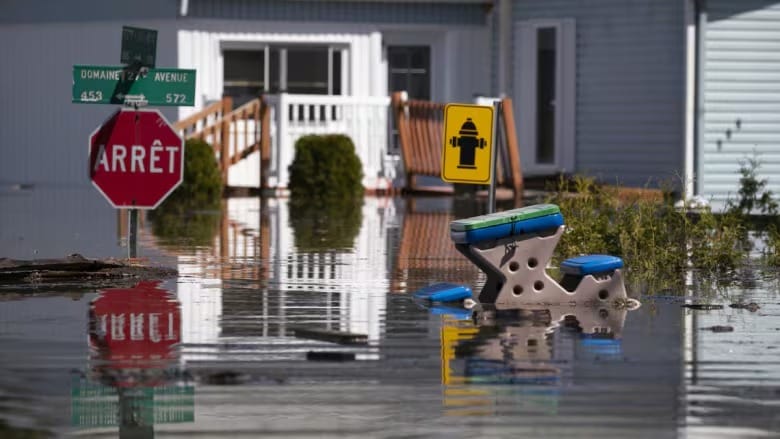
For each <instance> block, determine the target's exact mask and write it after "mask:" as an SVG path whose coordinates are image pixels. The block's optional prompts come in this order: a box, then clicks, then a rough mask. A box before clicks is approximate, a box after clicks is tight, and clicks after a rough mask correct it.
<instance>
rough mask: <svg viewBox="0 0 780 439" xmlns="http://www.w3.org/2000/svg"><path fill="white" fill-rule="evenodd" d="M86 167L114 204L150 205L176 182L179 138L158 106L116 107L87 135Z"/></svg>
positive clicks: (181, 155) (181, 153)
mask: <svg viewBox="0 0 780 439" xmlns="http://www.w3.org/2000/svg"><path fill="white" fill-rule="evenodd" d="M89 169H90V171H89V175H90V179H91V180H92V183H93V184H94V185H95V187H97V188H98V190H99V191H100V192H101V193H102V194H103V195H104V196H105V197H106V198H107V199H108V201H109V202H110V203H111V204H112V205H113V206H114V207H116V208H138V209H154V208H155V207H157V205H159V204H160V203H161V202H162V201H163V200H164V199H165V197H167V196H168V194H170V193H171V192H173V190H174V189H176V187H177V186H178V185H179V184H180V183H181V181H182V176H183V170H184V142H183V141H182V139H181V137H179V135H178V134H176V132H175V131H174V130H173V128H172V127H171V126H170V125H169V124H168V121H167V120H165V118H164V117H163V115H162V114H160V112H159V111H158V110H137V111H136V110H119V111H117V112H116V113H114V114H113V115H112V116H111V117H110V118H109V119H108V120H107V121H106V122H105V123H103V125H101V126H100V127H98V129H96V130H95V131H94V132H93V133H92V135H91V136H90V137H89Z"/></svg>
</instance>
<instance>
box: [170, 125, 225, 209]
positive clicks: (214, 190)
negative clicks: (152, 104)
mask: <svg viewBox="0 0 780 439" xmlns="http://www.w3.org/2000/svg"><path fill="white" fill-rule="evenodd" d="M221 197H222V175H221V173H220V171H219V164H218V163H217V157H216V155H215V154H214V148H212V147H211V145H209V144H208V143H206V142H204V141H203V140H199V139H189V140H187V142H186V144H185V146H184V179H183V181H182V183H181V185H179V187H178V188H176V190H175V191H173V193H172V194H171V195H170V196H169V197H168V198H167V199H166V200H165V201H163V204H161V205H160V207H161V208H164V209H165V210H168V211H170V210H171V208H173V207H175V206H181V207H187V206H196V207H197V208H198V209H209V208H217V207H219V201H220V199H221Z"/></svg>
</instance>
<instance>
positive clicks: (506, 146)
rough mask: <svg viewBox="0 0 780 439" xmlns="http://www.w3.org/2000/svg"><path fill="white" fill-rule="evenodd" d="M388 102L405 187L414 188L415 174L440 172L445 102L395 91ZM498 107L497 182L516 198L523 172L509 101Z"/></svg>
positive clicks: (433, 174)
mask: <svg viewBox="0 0 780 439" xmlns="http://www.w3.org/2000/svg"><path fill="white" fill-rule="evenodd" d="M391 105H392V107H393V116H394V121H395V127H396V129H397V130H398V141H399V143H400V147H401V154H402V156H403V162H404V170H405V171H406V188H407V189H408V190H417V189H419V186H418V185H417V181H416V180H417V176H420V175H424V176H432V177H439V176H440V175H441V149H442V146H443V140H442V135H443V133H444V120H443V119H444V107H445V104H441V103H435V102H429V101H417V100H405V99H404V97H403V93H402V92H395V93H393V96H392V99H391ZM501 109H502V111H501V114H500V115H499V117H500V118H501V119H500V120H501V122H502V123H501V124H500V125H499V127H500V129H499V133H495V135H496V136H497V142H496V147H497V151H496V153H497V154H498V155H497V161H496V174H495V179H496V185H497V186H506V187H509V188H511V189H512V190H513V192H514V194H515V197H518V196H519V195H520V194H522V192H523V174H522V171H521V168H520V151H519V149H518V145H517V135H516V132H515V120H514V112H513V111H512V100H511V99H509V98H504V99H502V102H501Z"/></svg>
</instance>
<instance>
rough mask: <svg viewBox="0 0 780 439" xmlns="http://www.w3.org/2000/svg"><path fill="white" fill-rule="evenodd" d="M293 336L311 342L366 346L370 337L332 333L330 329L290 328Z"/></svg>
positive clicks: (338, 332) (349, 333)
mask: <svg viewBox="0 0 780 439" xmlns="http://www.w3.org/2000/svg"><path fill="white" fill-rule="evenodd" d="M290 329H292V331H293V335H294V336H295V337H298V338H308V339H310V340H320V341H329V342H331V343H338V344H345V345H366V344H368V336H367V335H365V334H354V333H351V332H341V331H332V330H328V329H314V328H302V327H293V328H290Z"/></svg>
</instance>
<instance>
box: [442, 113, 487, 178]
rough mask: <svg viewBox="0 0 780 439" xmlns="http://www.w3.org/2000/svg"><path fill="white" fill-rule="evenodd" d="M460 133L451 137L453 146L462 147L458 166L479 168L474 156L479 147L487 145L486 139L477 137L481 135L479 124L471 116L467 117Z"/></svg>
mask: <svg viewBox="0 0 780 439" xmlns="http://www.w3.org/2000/svg"><path fill="white" fill-rule="evenodd" d="M458 134H460V136H453V137H452V138H451V139H450V145H452V147H453V148H455V147H460V162H459V163H458V167H459V168H466V169H477V167H476V166H475V165H474V158H475V156H476V151H477V148H479V149H483V148H484V147H485V144H486V142H485V139H484V138H482V137H477V136H478V135H479V133H478V132H477V126H476V125H474V122H473V121H472V120H471V118H470V117H468V118H466V121H465V122H463V125H461V126H460V131H458Z"/></svg>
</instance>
